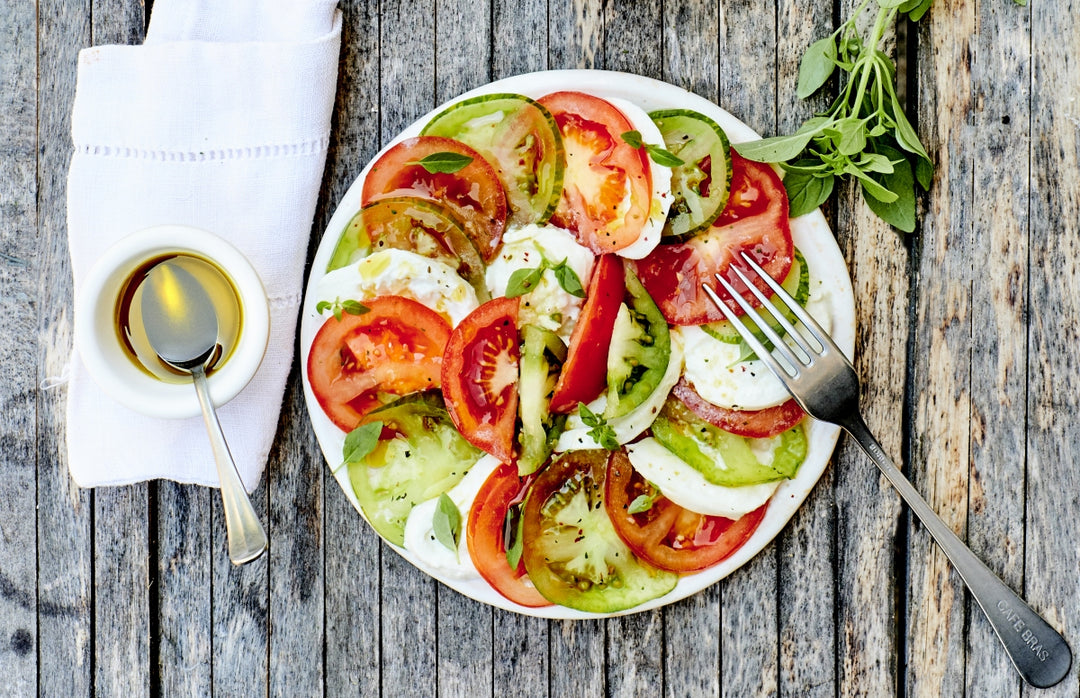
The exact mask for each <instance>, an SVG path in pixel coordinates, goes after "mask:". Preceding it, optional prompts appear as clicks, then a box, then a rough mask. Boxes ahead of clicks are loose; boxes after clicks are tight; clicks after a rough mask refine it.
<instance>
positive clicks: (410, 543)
mask: <svg viewBox="0 0 1080 698" xmlns="http://www.w3.org/2000/svg"><path fill="white" fill-rule="evenodd" d="M497 467H499V461H498V459H497V458H495V457H494V456H488V455H485V456H484V457H483V458H481V459H480V460H479V461H477V462H476V464H475V465H473V467H472V468H470V469H469V472H468V473H466V474H465V477H463V478H461V482H459V483H458V484H456V485H455V486H454V487H452V488H450V490H449V491H448V492H447V493H446V494H447V496H448V497H450V499H451V501H453V502H454V504H455V505H457V508H458V511H460V512H461V536H460V537H459V538H458V548H457V550H450V549H449V548H447V547H446V546H445V545H443V544H442V543H441V542H439V540H438V539H437V538H436V537H435V531H434V527H433V525H432V521H433V520H434V516H435V508H436V507H437V506H438V504H439V500H438V499H437V498H436V499H429V500H428V501H426V502H421V503H420V504H417V505H416V506H415V507H413V509H412V511H411V512H409V518H408V519H406V520H405V549H406V550H408V551H410V552H411V553H412V554H413V555H415V556H416V557H417V558H419V560H420V561H421V562H422V563H423V564H424V565H425V566H426V567H428V568H429V569H431V570H435V571H437V573H438V575H440V576H444V577H450V578H453V579H479V578H480V573H479V572H477V571H476V566H475V565H473V561H472V558H471V557H470V556H469V546H468V542H467V541H466V535H465V526H466V522H467V521H468V518H469V510H470V509H471V508H472V505H473V501H474V500H475V499H476V495H477V494H478V493H479V492H480V488H481V487H483V485H484V483H485V482H486V481H487V479H488V477H489V476H490V475H491V473H492V472H494V471H495V469H496V468H497Z"/></svg>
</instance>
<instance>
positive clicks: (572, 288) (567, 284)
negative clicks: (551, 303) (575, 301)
mask: <svg viewBox="0 0 1080 698" xmlns="http://www.w3.org/2000/svg"><path fill="white" fill-rule="evenodd" d="M548 269H550V270H551V271H552V273H554V274H555V280H556V281H558V282H559V286H561V287H562V290H564V291H566V292H567V293H569V294H570V295H571V296H576V297H578V298H584V297H585V289H584V287H582V285H581V279H579V278H578V275H577V272H575V271H574V270H573V268H571V267H570V265H569V264H567V260H565V259H564V260H563V261H561V262H559V263H558V264H551V263H550V262H548V260H547V258H544V259H542V260H541V261H540V266H538V267H524V268H522V269H517V270H516V271H514V273H513V274H511V275H510V279H509V280H508V281H507V283H506V297H507V298H517V297H518V296H523V295H525V294H526V293H528V292H529V291H532V290H533V289H534V288H536V285H537V284H539V283H540V278H541V277H542V276H543V275H544V272H545V271H546V270H548Z"/></svg>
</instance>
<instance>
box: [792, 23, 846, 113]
mask: <svg viewBox="0 0 1080 698" xmlns="http://www.w3.org/2000/svg"><path fill="white" fill-rule="evenodd" d="M835 69H836V41H835V39H834V38H833V37H831V36H827V37H825V38H824V39H819V40H817V41H815V42H814V43H812V44H810V46H809V47H808V48H807V49H806V53H804V54H803V58H802V61H801V62H800V63H799V82H798V86H797V88H796V90H795V94H796V96H798V98H799V99H806V98H807V97H809V96H810V95H812V94H814V93H815V92H817V91H818V90H819V89H821V86H822V85H824V84H825V83H826V82H827V81H828V80H829V76H830V75H832V74H833V71H834V70H835Z"/></svg>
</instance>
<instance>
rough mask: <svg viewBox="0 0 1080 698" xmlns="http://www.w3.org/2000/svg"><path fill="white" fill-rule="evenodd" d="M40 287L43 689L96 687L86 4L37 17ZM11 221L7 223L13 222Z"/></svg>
mask: <svg viewBox="0 0 1080 698" xmlns="http://www.w3.org/2000/svg"><path fill="white" fill-rule="evenodd" d="M37 42H38V49H37V60H38V73H37V132H36V134H35V136H36V139H37V140H36V142H35V147H34V150H35V151H36V153H37V154H38V155H37V187H36V190H37V221H36V224H37V230H36V231H35V232H36V234H35V237H36V238H37V240H38V244H39V245H40V254H41V266H40V271H39V274H38V295H37V297H38V298H39V299H40V301H39V302H40V308H41V312H40V314H39V317H38V328H39V329H38V332H39V334H38V346H37V356H38V366H39V368H38V376H39V377H40V379H41V385H42V386H44V387H42V388H41V389H40V390H39V392H38V432H37V436H38V446H37V449H38V452H37V471H38V476H37V481H38V487H37V532H38V534H37V538H38V540H37V547H38V578H37V584H38V595H37V596H38V598H37V602H38V646H39V648H41V647H45V648H48V652H44V653H42V652H40V651H39V654H38V656H39V658H40V659H39V667H38V692H39V694H43V695H70V696H86V695H90V694H91V692H92V690H93V680H94V677H93V662H94V660H93V651H94V638H93V631H94V623H93V603H92V600H93V561H94V558H93V528H92V522H93V519H92V513H93V495H92V494H91V493H90V492H89V491H87V490H82V489H79V488H78V487H76V486H75V483H74V482H73V481H72V479H71V476H70V475H69V474H68V465H67V444H66V425H65V419H64V412H65V407H66V405H67V389H66V380H65V378H64V376H65V375H66V373H67V371H68V370H69V361H70V356H71V345H72V339H71V330H72V328H71V321H72V317H71V294H72V291H71V271H70V265H69V261H68V250H67V228H66V225H65V221H66V212H67V205H66V200H67V196H66V192H67V186H66V183H67V169H68V163H69V160H70V156H71V139H70V136H69V133H70V113H69V109H70V104H71V99H72V97H73V96H74V92H75V75H74V71H73V70H72V67H73V66H74V65H75V60H76V53H77V51H78V50H79V48H80V47H82V46H85V45H88V44H89V43H90V22H89V17H88V15H87V14H86V12H85V8H83V7H81V6H78V5H74V4H72V3H52V4H49V3H42V4H40V5H39V7H38V25H37ZM4 227H5V228H6V227H7V226H4Z"/></svg>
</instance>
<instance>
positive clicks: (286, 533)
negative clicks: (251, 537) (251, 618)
mask: <svg viewBox="0 0 1080 698" xmlns="http://www.w3.org/2000/svg"><path fill="white" fill-rule="evenodd" d="M299 363H300V362H299V361H294V362H293V371H292V373H291V374H290V376H289V382H288V386H287V388H286V390H285V397H284V403H283V405H282V415H281V420H280V423H279V427H278V434H277V438H276V440H275V443H274V447H273V449H272V450H271V451H270V458H269V461H268V463H267V465H266V472H265V473H264V475H263V481H264V482H265V483H266V484H267V486H268V489H269V491H270V494H269V505H268V506H269V514H268V515H266V518H264V519H263V521H264V522H267V535H268V536H269V537H270V549H269V550H268V551H267V553H266V555H264V561H259V562H258V563H257V564H265V565H266V566H267V568H268V572H269V579H268V583H269V585H270V618H269V621H270V637H269V641H270V647H269V657H268V660H267V661H268V662H269V670H270V690H269V693H270V695H273V696H292V695H303V696H318V695H321V694H322V692H323V687H324V684H325V682H324V678H323V662H322V661H316V659H317V658H321V657H322V652H323V644H324V643H323V639H324V629H323V616H324V611H325V606H324V599H323V593H324V586H325V578H324V571H323V550H322V544H323V538H324V535H323V512H322V508H323V504H322V503H323V478H322V474H323V471H324V470H325V466H324V460H323V457H322V451H320V450H319V446H318V444H317V443H316V442H315V435H314V433H313V432H312V430H311V427H310V422H309V421H308V420H307V418H306V416H305V415H306V412H305V411H304V405H303V402H304V391H303V387H302V386H301V384H300V371H299ZM333 486H335V487H336V486H337V485H336V484H335V485H333ZM264 503H265V500H262V501H260V500H256V506H257V507H258V509H257V511H261V512H265V511H266V510H265V509H263V506H262V505H263V504H264ZM265 558H268V559H265ZM298 657H305V658H308V660H307V661H297V660H296V658H298Z"/></svg>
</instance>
